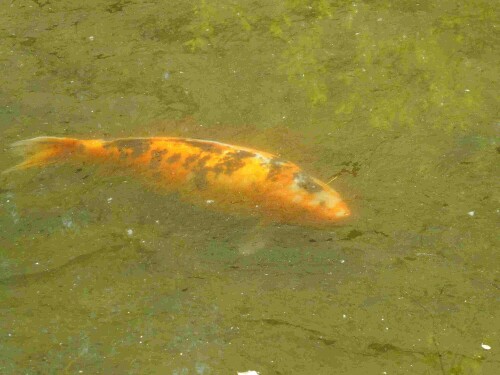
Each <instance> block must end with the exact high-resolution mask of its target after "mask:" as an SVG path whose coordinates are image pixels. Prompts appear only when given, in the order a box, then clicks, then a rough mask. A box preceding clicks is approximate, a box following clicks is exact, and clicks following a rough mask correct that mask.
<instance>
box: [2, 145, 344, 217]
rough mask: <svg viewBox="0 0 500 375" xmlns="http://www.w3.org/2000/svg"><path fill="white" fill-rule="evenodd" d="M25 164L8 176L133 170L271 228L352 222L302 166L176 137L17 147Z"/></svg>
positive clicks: (338, 199)
mask: <svg viewBox="0 0 500 375" xmlns="http://www.w3.org/2000/svg"><path fill="white" fill-rule="evenodd" d="M13 146H14V147H17V148H20V149H21V151H22V152H23V153H24V155H25V160H24V161H23V162H21V163H20V164H18V165H16V166H15V167H13V168H11V169H10V170H22V169H26V168H30V167H35V166H45V165H48V164H53V163H59V162H71V163H73V164H75V163H76V164H78V163H94V164H100V165H108V166H112V167H113V168H114V169H115V170H116V169H123V170H130V171H132V172H134V173H135V174H139V175H141V176H142V177H143V178H144V179H145V180H146V181H147V182H149V183H150V184H152V185H155V186H158V187H160V188H161V189H164V190H167V191H168V190H170V191H172V190H174V191H178V192H180V193H181V195H182V196H184V197H186V198H188V199H189V200H191V201H197V200H198V201H203V202H204V203H205V205H210V206H213V207H219V208H221V209H223V210H224V209H225V210H228V211H231V210H237V211H240V210H241V209H247V210H249V211H250V212H251V213H259V214H261V215H263V217H264V218H269V219H270V220H273V221H279V222H283V223H292V224H325V223H326V224H328V223H332V222H336V221H338V220H339V219H342V218H345V217H347V216H349V215H350V211H349V209H348V207H347V205H346V204H345V203H344V202H343V201H342V199H341V197H340V196H339V194H338V193H337V192H336V191H335V190H333V189H332V188H330V187H329V186H328V185H327V184H325V183H323V182H321V181H319V180H318V179H316V178H314V177H311V176H309V175H308V174H306V173H305V172H303V171H302V170H301V169H300V168H299V167H298V166H297V165H295V164H293V163H291V162H289V161H285V160H282V159H280V158H279V157H277V156H275V155H272V154H269V153H267V152H262V151H258V150H254V149H251V148H246V147H240V146H233V145H229V144H224V143H219V142H214V141H206V140H198V139H190V138H174V137H155V138H124V139H115V140H109V141H106V140H101V139H94V140H80V139H73V138H56V137H38V138H33V139H28V140H24V141H20V142H16V143H14V144H13Z"/></svg>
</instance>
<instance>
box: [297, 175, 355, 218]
mask: <svg viewBox="0 0 500 375" xmlns="http://www.w3.org/2000/svg"><path fill="white" fill-rule="evenodd" d="M290 190H291V191H292V192H293V195H292V202H291V203H290V204H291V205H292V206H293V208H295V209H296V210H297V213H299V212H300V216H301V218H302V220H303V221H304V222H310V223H314V224H331V223H335V222H338V221H339V220H342V219H345V218H347V217H348V216H350V214H351V211H350V210H349V207H348V206H347V204H346V203H345V202H344V201H343V200H342V198H341V197H340V194H339V193H337V192H336V191H335V190H334V189H332V188H331V187H329V186H328V185H326V184H325V183H323V182H321V181H319V180H318V179H316V178H314V177H310V176H307V175H305V174H304V173H298V174H296V175H295V177H294V179H293V183H292V184H291V186H290ZM291 208H292V207H291ZM293 208H292V210H293Z"/></svg>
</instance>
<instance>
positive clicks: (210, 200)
mask: <svg viewBox="0 0 500 375" xmlns="http://www.w3.org/2000/svg"><path fill="white" fill-rule="evenodd" d="M214 202H215V201H214V200H213V199H207V204H212V203H214Z"/></svg>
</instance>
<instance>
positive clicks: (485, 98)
mask: <svg viewBox="0 0 500 375" xmlns="http://www.w3.org/2000/svg"><path fill="white" fill-rule="evenodd" d="M0 33H1V37H2V38H1V42H0V65H1V68H2V72H4V74H3V80H2V85H0V146H1V157H0V169H2V170H4V169H7V168H9V167H11V166H12V165H14V164H15V163H17V162H19V161H20V160H19V157H18V156H16V155H14V154H12V153H10V152H9V148H8V145H9V144H10V143H12V142H15V141H17V140H20V139H26V138H30V137H36V136H40V135H50V136H71V137H79V138H114V137H129V136H143V137H147V136H183V137H193V138H205V139H213V140H218V141H222V142H227V143H234V144H241V145H245V146H248V147H253V148H257V149H262V150H265V151H269V152H273V153H276V154H279V155H280V156H281V157H283V158H285V159H289V160H292V161H294V162H295V163H297V164H299V165H301V166H302V167H303V168H304V169H305V170H307V171H308V172H310V173H312V174H313V175H315V176H317V177H318V178H320V179H322V180H324V181H329V180H331V186H333V187H334V188H335V189H336V190H338V191H339V192H340V193H341V194H342V196H343V197H345V199H346V201H347V202H348V204H349V205H350V207H351V210H352V211H353V215H352V218H351V219H350V220H349V221H347V222H345V223H343V224H342V225H339V226H336V227H332V228H326V229H325V228H306V227H300V226H291V225H278V224H272V223H265V224H262V223H259V221H258V220H256V219H255V218H248V217H245V216H228V215H224V214H222V213H219V212H214V211H211V210H208V209H207V208H206V207H198V206H192V205H190V204H188V203H185V202H183V201H182V200H180V199H179V197H178V196H176V195H175V194H163V193H162V192H161V191H154V190H151V189H149V188H147V187H146V186H145V185H143V184H142V183H141V180H140V178H137V177H134V176H133V175H129V176H124V175H103V174H102V173H99V170H98V168H96V167H94V166H90V165H87V166H82V167H81V168H75V167H74V166H69V165H60V166H51V167H49V168H46V169H43V170H28V171H24V172H16V173H12V174H8V175H2V176H1V179H0V251H1V258H0V297H1V299H0V308H1V309H0V314H1V319H0V327H1V330H0V370H1V371H0V372H2V373H5V374H19V373H23V374H52V373H54V374H55V373H57V374H78V373H87V374H98V373H99V374H124V373H128V374H172V375H181V374H182V375H185V374H202V375H207V374H236V373H237V371H240V372H241V371H246V370H255V371H259V372H260V373H261V374H263V375H264V374H406V373H407V374H494V373H495V371H494V368H499V366H500V356H499V355H498V350H499V345H500V341H499V336H498V318H497V319H495V317H496V315H498V314H497V312H498V309H499V306H498V288H499V285H498V268H499V260H498V248H499V241H498V235H497V233H496V231H497V228H498V215H499V209H500V206H499V200H498V177H497V176H498V175H499V169H498V165H499V163H498V154H499V148H498V147H499V145H498V130H499V122H498V120H499V117H498V102H497V99H498V91H499V85H498V77H499V76H500V74H499V71H498V56H499V53H498V52H499V51H498V45H499V44H498V12H497V9H496V7H495V4H494V2H492V1H481V0H478V1H468V2H456V1H448V0H445V1H420V2H418V3H416V2H410V1H400V2H397V4H395V3H394V2H390V1H383V0H379V1H364V2H362V1H360V2H358V1H356V2H349V3H346V2H335V1H326V0H315V1H305V0H289V1H284V2H269V1H231V0H223V1H210V0H202V1H185V0H183V1H168V2H167V1H165V2H160V4H158V2H143V1H127V0H119V1H116V2H114V3H113V2H104V1H96V0H91V1H86V2H81V1H63V2H54V1H49V0H38V1H27V0H19V1H4V2H2V3H1V4H0Z"/></svg>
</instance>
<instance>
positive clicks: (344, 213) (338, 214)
mask: <svg viewBox="0 0 500 375" xmlns="http://www.w3.org/2000/svg"><path fill="white" fill-rule="evenodd" d="M350 215H351V211H350V210H349V208H348V207H347V205H346V204H345V203H344V202H339V203H337V204H336V205H335V210H334V214H333V216H334V217H335V218H336V219H342V218H344V217H348V216H350Z"/></svg>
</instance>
